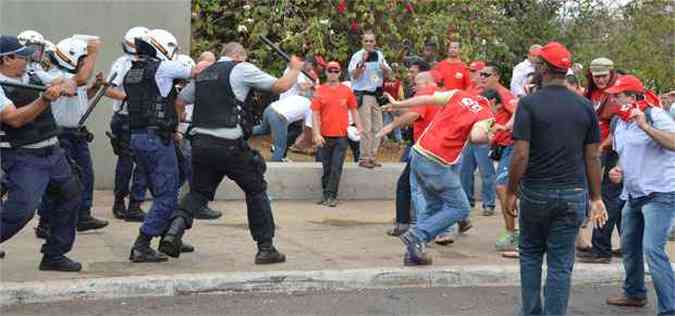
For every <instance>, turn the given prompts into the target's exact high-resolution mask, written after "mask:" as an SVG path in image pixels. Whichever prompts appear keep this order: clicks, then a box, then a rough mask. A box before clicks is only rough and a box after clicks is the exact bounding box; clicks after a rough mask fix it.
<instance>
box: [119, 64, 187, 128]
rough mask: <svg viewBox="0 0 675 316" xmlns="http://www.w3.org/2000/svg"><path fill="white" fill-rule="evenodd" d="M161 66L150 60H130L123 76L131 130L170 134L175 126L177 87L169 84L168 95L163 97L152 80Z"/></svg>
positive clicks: (155, 82) (176, 119) (176, 117)
mask: <svg viewBox="0 0 675 316" xmlns="http://www.w3.org/2000/svg"><path fill="white" fill-rule="evenodd" d="M160 63H161V62H160V61H158V60H151V59H145V60H140V61H133V62H132V65H131V69H129V71H128V72H127V74H126V76H125V77H124V90H125V91H126V94H127V111H128V112H129V126H130V128H131V129H142V128H157V129H160V130H162V131H164V132H173V131H175V130H176V127H177V126H178V116H177V114H176V106H175V102H176V96H177V92H176V88H175V87H174V86H173V85H172V87H171V91H170V92H169V95H168V96H166V97H162V94H161V93H160V92H159V87H158V86H157V81H155V74H157V69H158V68H159V65H160Z"/></svg>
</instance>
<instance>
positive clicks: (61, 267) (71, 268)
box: [40, 256, 82, 272]
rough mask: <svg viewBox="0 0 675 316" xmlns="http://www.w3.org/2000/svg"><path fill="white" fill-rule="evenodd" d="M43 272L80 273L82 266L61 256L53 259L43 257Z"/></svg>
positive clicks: (41, 264)
mask: <svg viewBox="0 0 675 316" xmlns="http://www.w3.org/2000/svg"><path fill="white" fill-rule="evenodd" d="M40 270H41V271H61V272H79V271H81V270H82V265H81V264H80V263H79V262H77V261H73V260H71V259H70V258H68V257H66V256H59V257H53V258H47V257H42V261H40Z"/></svg>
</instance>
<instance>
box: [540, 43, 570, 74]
mask: <svg viewBox="0 0 675 316" xmlns="http://www.w3.org/2000/svg"><path fill="white" fill-rule="evenodd" d="M533 54H534V56H540V57H541V58H543V59H544V60H545V61H546V62H547V63H549V64H551V65H553V66H555V67H556V68H559V69H568V68H570V67H572V54H571V53H570V51H568V50H567V48H565V46H563V44H560V43H558V42H549V43H548V44H546V45H545V46H544V47H542V48H540V49H537V50H535V51H534V52H533Z"/></svg>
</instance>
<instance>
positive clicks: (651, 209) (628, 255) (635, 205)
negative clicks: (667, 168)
mask: <svg viewBox="0 0 675 316" xmlns="http://www.w3.org/2000/svg"><path fill="white" fill-rule="evenodd" d="M622 216H623V222H622V224H621V226H622V229H623V231H622V233H621V248H622V250H623V265H624V268H625V270H626V279H625V281H624V284H623V290H624V293H625V295H626V296H628V297H634V298H646V297H647V289H646V288H645V270H644V258H645V257H646V259H647V265H648V266H649V271H650V272H651V275H652V281H653V282H654V288H655V289H656V298H657V300H658V306H657V311H658V313H659V314H668V313H671V314H675V278H674V277H673V269H672V266H671V264H670V260H669V259H668V254H667V253H666V250H665V247H666V243H667V242H668V230H670V227H671V224H672V221H673V216H675V192H670V193H652V194H651V195H650V196H648V197H642V198H637V199H630V200H629V201H628V203H626V206H625V207H624V208H623V214H622Z"/></svg>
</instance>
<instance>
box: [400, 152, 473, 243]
mask: <svg viewBox="0 0 675 316" xmlns="http://www.w3.org/2000/svg"><path fill="white" fill-rule="evenodd" d="M459 169H460V167H459V165H458V164H455V165H451V166H446V165H442V164H440V163H438V162H436V161H434V160H432V159H431V158H427V157H425V156H423V155H421V154H420V153H418V152H416V151H414V150H413V153H412V160H411V163H410V179H411V181H414V182H415V187H416V190H419V192H418V194H419V195H418V196H414V195H415V193H414V192H413V196H414V198H413V203H414V206H415V210H417V223H416V224H415V226H414V227H413V228H412V233H413V234H415V236H416V237H417V238H418V239H420V240H423V241H425V242H429V241H431V240H433V239H434V238H435V237H436V236H437V235H438V234H440V233H442V232H444V231H446V230H447V229H448V227H450V226H452V225H454V224H455V223H457V222H458V221H460V220H462V219H464V218H466V217H467V216H468V215H469V212H470V210H471V207H470V206H469V200H467V198H466V194H464V191H463V190H462V184H461V182H460V179H459Z"/></svg>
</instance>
